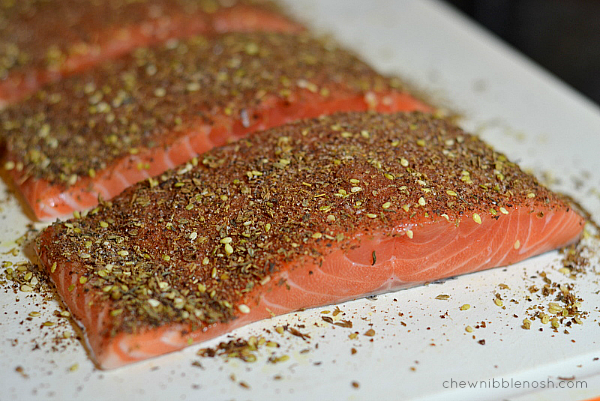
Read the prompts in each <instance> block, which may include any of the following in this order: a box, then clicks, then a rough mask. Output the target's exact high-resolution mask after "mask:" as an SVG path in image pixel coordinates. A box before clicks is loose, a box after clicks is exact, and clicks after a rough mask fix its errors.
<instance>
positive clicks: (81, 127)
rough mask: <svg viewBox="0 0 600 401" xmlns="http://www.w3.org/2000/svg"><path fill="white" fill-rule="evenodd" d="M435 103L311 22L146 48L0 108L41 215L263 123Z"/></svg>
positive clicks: (15, 163)
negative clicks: (303, 27) (315, 35)
mask: <svg viewBox="0 0 600 401" xmlns="http://www.w3.org/2000/svg"><path fill="white" fill-rule="evenodd" d="M367 109H374V110H378V111H402V110H428V109H429V107H428V106H427V105H425V104H424V103H422V102H420V101H418V100H416V99H415V98H413V97H412V96H411V95H409V94H408V93H407V92H406V91H405V89H403V87H402V86H401V85H400V83H399V82H398V80H397V79H393V78H386V77H383V76H381V75H379V74H377V73H376V72H375V71H374V70H373V69H371V67H369V66H368V65H366V64H365V63H364V62H362V61H360V60H359V59H358V58H357V57H355V56H354V55H352V54H350V53H348V52H346V51H344V50H343V49H339V48H337V47H336V46H335V45H334V44H333V43H329V42H323V41H320V40H316V39H312V38H311V37H310V36H308V35H307V34H299V35H296V34H278V33H255V34H239V33H236V34H225V35H219V36H217V37H215V38H207V37H195V38H193V39H189V40H186V41H181V42H177V43H170V44H168V45H166V46H163V47H160V48H151V49H149V48H143V49H138V50H136V51H135V52H134V53H133V54H132V55H129V56H127V57H124V58H121V59H119V60H115V61H113V62H110V63H106V64H103V65H101V66H98V68H95V69H93V70H90V71H87V72H85V73H82V74H80V75H77V76H72V77H70V78H66V79H64V80H62V81H60V82H57V83H55V84H53V85H49V86H47V87H45V88H44V89H43V90H42V91H39V92H38V93H37V94H36V95H35V96H33V97H32V98H30V99H29V100H27V101H24V102H21V103H19V104H16V105H14V106H12V107H9V108H7V109H5V110H3V111H0V120H1V121H2V127H0V138H4V141H5V143H6V153H7V156H6V159H7V162H5V164H4V166H5V168H6V169H7V170H10V172H11V174H12V176H13V178H14V181H15V182H16V183H17V186H18V187H19V189H20V191H21V192H22V194H23V195H24V198H25V199H26V200H27V202H28V203H29V205H30V206H31V208H32V209H33V211H34V213H35V215H36V216H37V218H39V219H44V220H49V219H54V218H56V217H59V216H63V215H66V214H68V213H71V212H73V211H74V210H82V209H85V208H89V207H92V206H94V205H96V204H97V201H98V196H99V195H100V196H102V197H103V198H104V199H110V198H112V197H113V196H115V195H117V194H118V193H120V192H121V191H122V190H123V189H125V188H126V187H128V186H129V185H132V184H134V183H136V182H138V181H140V180H143V179H146V178H148V177H150V176H156V175H158V174H160V173H162V172H163V171H165V170H167V169H168V168H172V167H174V166H176V165H178V164H181V163H184V162H186V161H189V160H190V159H192V158H193V157H195V156H197V155H198V154H201V153H203V152H205V151H206V150H208V149H210V148H212V147H213V146H215V145H223V144H224V143H226V142H227V141H229V140H231V139H234V138H239V137H241V136H244V135H246V134H248V133H250V132H253V131H256V130H257V129H264V128H269V127H273V126H277V125H281V124H283V123H286V122H289V121H292V120H295V119H298V118H306V117H316V116H319V115H321V114H327V113H332V112H335V111H355V110H367Z"/></svg>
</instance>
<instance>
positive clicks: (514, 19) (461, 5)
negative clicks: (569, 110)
mask: <svg viewBox="0 0 600 401" xmlns="http://www.w3.org/2000/svg"><path fill="white" fill-rule="evenodd" d="M444 1H446V2H447V3H449V4H452V5H454V6H455V7H456V8H458V9H459V10H461V11H463V12H464V13H465V14H467V15H468V16H469V17H471V18H472V19H474V20H475V21H477V22H478V23H480V24H481V25H483V26H484V27H486V28H487V29H488V30H490V31H492V32H493V33H494V34H496V35H497V36H499V37H500V38H502V39H504V41H506V42H507V43H509V44H510V45H512V46H513V47H515V48H516V49H518V50H519V51H520V52H522V53H524V54H525V55H527V56H528V57H529V58H531V59H532V60H534V61H535V62H536V63H538V64H540V65H541V66H542V67H544V68H545V69H547V70H548V71H550V72H551V73H553V74H554V75H556V76H557V77H559V78H560V79H562V80H563V81H565V82H566V83H567V84H569V85H571V86H572V87H574V88H575V89H576V90H578V91H579V92H581V93H582V94H583V95H585V96H587V97H588V98H589V99H591V100H592V101H594V102H596V104H600V0H444Z"/></svg>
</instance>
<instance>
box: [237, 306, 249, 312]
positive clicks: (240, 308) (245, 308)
mask: <svg viewBox="0 0 600 401" xmlns="http://www.w3.org/2000/svg"><path fill="white" fill-rule="evenodd" d="M238 309H239V310H240V312H242V313H244V314H248V313H250V308H249V307H248V305H244V304H241V305H240V306H238Z"/></svg>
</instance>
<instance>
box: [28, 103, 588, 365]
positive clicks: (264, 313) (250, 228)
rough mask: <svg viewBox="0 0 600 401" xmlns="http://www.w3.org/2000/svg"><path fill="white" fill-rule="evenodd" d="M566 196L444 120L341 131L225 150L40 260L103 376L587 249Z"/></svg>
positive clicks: (42, 247)
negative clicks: (259, 323) (348, 305)
mask: <svg viewBox="0 0 600 401" xmlns="http://www.w3.org/2000/svg"><path fill="white" fill-rule="evenodd" d="M583 227H584V219H583V218H582V217H581V216H579V215H578V214H577V213H576V212H575V211H574V210H573V209H572V208H571V207H570V206H569V204H568V203H566V202H565V201H564V200H563V199H562V198H561V197H560V196H558V195H557V194H554V193H552V192H550V191H549V190H548V189H546V188H544V187H543V186H542V185H540V184H539V183H538V182H537V181H536V179H535V178H534V177H533V176H531V175H529V174H526V173H524V172H523V171H521V170H520V169H519V168H518V166H517V165H516V164H514V163H512V162H510V161H509V160H508V159H507V158H506V157H505V156H504V155H502V154H500V153H497V152H495V151H494V150H493V149H492V148H491V147H490V146H488V145H486V144H485V143H483V142H482V141H481V140H480V139H478V138H477V137H475V136H471V135H469V134H467V133H465V132H463V131H462V130H461V129H459V128H457V127H456V126H454V125H452V124H451V123H449V122H448V121H446V120H443V119H436V118H434V117H433V116H431V115H427V114H422V113H409V114H402V113H399V114H376V113H372V112H364V113H340V114H335V115H332V116H328V117H322V118H319V119H311V120H302V121H299V122H295V123H292V124H288V125H285V126H282V127H278V128H275V129H272V130H268V131H264V132H261V133H257V134H255V135H253V136H250V137H248V138H246V139H241V140H240V141H238V142H235V143H232V144H229V145H226V146H223V147H220V148H215V149H213V150H211V151H209V152H207V153H206V154H204V155H203V156H201V157H200V158H199V159H198V163H195V162H194V163H189V164H187V165H185V166H182V167H181V168H180V169H179V170H171V171H169V172H167V173H165V174H163V175H162V176H161V177H160V178H158V179H156V180H146V181H144V182H141V183H139V184H137V185H135V186H134V187H131V188H129V189H127V190H126V191H125V192H124V193H123V194H121V195H120V196H118V197H116V198H115V199H113V201H111V202H106V203H104V204H102V205H101V206H99V207H98V208H97V209H95V210H94V211H92V212H90V213H89V214H87V216H86V217H83V218H80V219H72V220H69V221H67V222H57V223H54V224H53V225H52V226H50V227H49V228H48V229H46V230H45V231H44V232H43V233H42V234H41V235H40V237H39V239H38V242H37V245H36V251H37V253H38V255H39V257H40V259H41V261H42V264H43V266H44V267H45V269H47V271H48V272H49V274H50V277H51V279H52V280H53V281H54V282H55V283H56V287H57V289H58V292H59V293H60V295H61V297H62V298H63V300H64V302H65V303H66V305H67V306H68V307H69V309H70V310H71V312H72V314H73V315H74V316H75V318H76V319H77V320H78V321H79V322H81V324H82V325H83V327H84V328H85V335H86V338H87V340H88V342H89V345H90V347H91V349H92V354H93V356H94V358H95V360H96V361H97V363H98V364H99V366H100V367H102V368H107V369H108V368H115V367H118V366H122V365H126V364H128V363H132V362H135V361H139V360H143V359H146V358H150V357H154V356H157V355H160V354H163V353H166V352H170V351H174V350H177V349H180V348H182V347H185V346H186V345H189V344H191V343H193V342H198V341H204V340H207V339H210V338H212V337H215V336H218V335H220V334H222V333H225V332H228V331H230V330H232V329H234V328H236V327H239V326H241V325H244V324H247V323H249V322H252V321H256V320H259V319H264V318H266V317H269V316H271V315H278V314H283V313H286V312H290V311H294V310H297V309H299V308H308V307H314V306H318V305H325V304H330V303H335V302H340V301H344V300H348V299H352V298H356V297H362V296H366V295H369V294H374V293H381V292H384V291H392V290H396V289H400V288H404V287H408V286H414V285H417V284H419V283H423V282H426V281H431V280H436V279H440V278H444V277H449V276H455V275H458V274H464V273H470V272H474V271H478V270H482V269H488V268H492V267H496V266H505V265H508V264H511V263H515V262H517V261H520V260H523V259H525V258H528V257H530V256H533V255H537V254H539V253H542V252H545V251H548V250H551V249H554V248H557V247H561V246H564V245H567V244H570V243H573V242H575V241H577V239H578V238H579V236H580V234H581V232H582V230H583Z"/></svg>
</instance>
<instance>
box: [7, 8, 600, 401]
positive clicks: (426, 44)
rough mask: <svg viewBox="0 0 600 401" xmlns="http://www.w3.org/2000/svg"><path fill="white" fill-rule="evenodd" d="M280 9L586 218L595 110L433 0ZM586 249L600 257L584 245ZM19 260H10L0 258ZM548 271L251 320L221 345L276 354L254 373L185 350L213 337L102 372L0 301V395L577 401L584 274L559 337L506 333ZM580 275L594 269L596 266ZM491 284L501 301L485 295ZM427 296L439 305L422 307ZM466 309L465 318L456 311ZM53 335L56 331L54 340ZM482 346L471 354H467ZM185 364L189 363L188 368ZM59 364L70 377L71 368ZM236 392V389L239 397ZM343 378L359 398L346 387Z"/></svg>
mask: <svg viewBox="0 0 600 401" xmlns="http://www.w3.org/2000/svg"><path fill="white" fill-rule="evenodd" d="M287 2H288V3H290V6H291V8H292V9H293V10H294V12H295V13H296V14H297V15H299V16H300V17H302V18H303V19H304V20H305V21H307V22H308V23H309V24H310V25H311V26H313V27H315V28H317V29H319V30H321V31H324V32H329V33H331V34H333V35H334V36H335V37H336V38H337V39H338V40H340V41H342V42H344V43H346V44H347V45H348V46H350V47H351V48H353V49H355V50H356V51H358V52H359V53H360V54H362V55H363V56H364V57H365V58H366V59H367V60H369V61H370V62H371V63H372V64H373V65H375V66H376V67H377V68H379V69H380V70H382V71H385V72H391V73H395V74H399V75H401V76H403V77H406V78H408V79H409V80H410V81H412V82H413V83H415V84H417V85H418V86H419V87H420V88H422V89H425V90H426V92H428V93H430V94H432V95H433V98H434V99H436V100H438V101H441V102H442V103H443V104H444V105H445V106H447V107H449V108H451V109H452V110H456V111H460V112H461V113H462V114H463V115H464V116H465V118H464V119H463V121H462V124H463V125H464V126H465V127H466V128H468V129H470V130H472V131H476V132H478V133H480V134H481V135H482V136H483V138H484V139H486V140H487V141H488V142H490V143H492V144H493V145H494V146H495V147H496V148H497V149H498V150H501V151H503V152H505V153H506V154H507V155H508V156H509V157H510V158H511V159H512V160H516V161H519V162H520V163H521V164H522V165H523V166H525V167H527V168H530V169H532V171H534V172H535V173H536V174H538V176H541V174H542V173H547V172H551V173H552V174H553V175H554V176H555V177H557V178H559V180H560V181H559V182H556V183H554V184H553V186H552V188H553V189H558V190H561V191H564V192H567V193H569V194H571V195H573V196H574V197H575V198H576V199H577V200H578V201H580V202H581V203H582V204H583V205H584V206H585V207H586V208H587V209H588V210H589V211H591V212H592V214H593V216H594V218H595V219H596V221H598V220H600V197H599V196H598V194H599V193H600V192H598V188H600V161H599V160H600V157H598V152H599V151H600V111H599V110H598V108H596V107H595V106H594V105H592V104H591V103H589V102H587V101H586V100H584V99H583V98H582V97H580V96H578V95H577V94H575V93H574V92H572V91H571V90H570V89H569V88H567V87H566V86H565V85H563V84H561V83H560V82H558V81H557V80H555V79H554V78H552V77H551V76H549V75H548V74H546V73H545V72H544V71H542V70H540V69H539V68H537V67H536V66H534V65H532V64H531V63H529V62H528V61H527V60H525V59H524V58H522V57H520V56H519V55H517V54H515V53H514V52H513V51H511V49H509V48H507V47H505V46H503V45H502V44H500V43H499V42H497V41H496V40H494V39H493V38H491V37H489V36H488V35H487V34H485V33H484V32H482V31H481V30H480V29H478V28H476V27H474V26H473V25H471V24H470V23H468V22H467V21H465V20H464V19H462V18H461V17H460V16H458V15H456V14H455V13H454V12H453V11H452V10H449V9H447V8H446V7H445V6H443V5H440V4H438V3H436V2H433V1H423V0H419V1H416V0H415V1H410V0H406V1H400V0H371V1H367V0H361V1H349V0H303V1H299V0H289V1H287ZM0 186H3V184H0ZM2 196H3V195H2ZM2 209H3V211H2V212H0V226H1V227H2V229H1V230H0V243H1V246H0V252H2V253H4V252H6V251H8V250H9V249H11V248H12V247H13V246H14V243H11V241H13V240H14V239H16V238H17V237H18V236H20V235H21V234H23V233H25V231H26V224H27V223H29V221H28V220H27V218H26V217H24V216H22V215H21V213H20V209H19V206H18V204H17V203H16V202H15V201H14V200H11V201H9V202H8V203H6V202H3V203H2ZM592 246H594V247H595V249H596V251H600V249H599V247H598V244H597V243H593V244H592ZM24 259H25V257H24V256H23V255H22V254H20V255H18V256H16V257H13V256H11V255H2V257H1V258H0V260H13V261H18V260H24ZM558 260H559V255H558V253H556V252H551V253H548V254H545V255H542V256H540V257H537V258H534V259H531V260H528V261H526V262H523V263H520V264H519V265H514V266H510V267H509V268H506V269H495V270H492V271H487V272H482V273H478V274H472V275H468V276H463V277H460V278H458V279H454V280H449V281H446V282H445V283H441V284H431V285H428V286H423V287H418V288H414V289H409V290H404V291H399V292H396V293H392V294H388V295H384V296H379V297H377V299H376V300H369V299H363V300H357V301H353V302H348V303H345V304H342V305H340V308H341V309H342V310H343V311H344V312H345V313H346V314H345V315H344V317H343V318H344V319H348V320H351V321H352V322H353V324H354V327H353V328H352V329H347V328H340V327H335V328H332V327H331V326H330V325H328V324H326V323H324V322H322V320H321V316H322V315H321V313H320V311H321V310H324V309H327V310H331V311H332V310H333V307H329V308H322V309H316V310H309V311H305V312H299V313H295V314H291V315H288V316H283V317H278V318H275V319H272V320H268V321H264V322H259V323H256V324H253V325H251V326H248V327H245V328H242V329H239V330H237V331H235V332H234V333H233V334H234V335H235V336H236V337H241V338H248V337H249V336H250V335H253V334H255V335H263V336H265V337H267V338H268V339H273V340H274V341H277V342H279V343H280V344H281V348H279V349H276V350H274V351H273V350H272V349H268V348H264V349H262V351H261V352H260V353H259V359H258V361H257V362H255V363H253V364H248V363H243V362H240V361H237V360H231V361H229V362H225V361H224V360H223V359H221V358H214V359H207V358H200V357H197V356H196V355H195V352H196V351H197V350H198V349H199V348H200V347H202V346H207V345H215V344H217V343H218V342H219V341H223V340H225V338H219V339H216V340H214V341H211V342H209V343H208V344H203V345H202V346H194V347H190V348H188V349H186V350H184V351H183V352H178V353H175V354H171V355H168V356H165V357H162V358H158V359H155V360H152V361H147V362H142V363H139V364H136V365H134V366H131V367H126V368H122V369H118V370H116V371H109V372H101V371H98V370H96V369H95V368H94V366H93V365H92V363H91V362H90V360H89V359H88V357H87V355H86V352H85V350H84V348H83V346H81V345H80V344H79V343H77V342H71V343H70V344H68V346H66V347H60V346H58V347H57V346H55V345H54V343H53V339H54V337H55V336H56V335H55V334H54V331H53V330H55V329H53V328H48V327H43V328H42V327H40V325H41V324H42V323H43V322H44V321H46V320H50V321H58V320H59V318H57V317H54V316H53V313H52V312H53V311H54V310H55V309H57V308H58V307H57V306H55V305H57V304H54V303H53V301H52V302H50V303H48V304H47V305H46V307H45V308H46V309H45V310H42V309H40V306H39V305H36V304H39V301H40V300H39V298H38V297H37V296H36V295H26V294H24V293H19V294H16V295H15V294H13V293H5V292H4V291H1V292H0V313H1V314H2V315H1V316H2V318H1V319H0V344H1V346H0V372H1V374H0V388H2V391H0V400H29V399H35V400H69V399H79V400H112V399H115V400H116V399H129V400H135V399H143V400H167V399H169V400H195V399H208V400H213V399H235V400H246V399H254V400H259V399H260V400H264V399H277V400H280V399H298V400H306V399H315V400H321V399H340V400H361V399H441V398H443V399H456V400H466V399H501V398H509V397H513V398H514V399H523V400H524V399H539V400H559V399H565V398H571V399H585V398H589V397H592V396H594V395H598V394H600V378H599V377H598V376H594V375H598V374H600V360H598V361H594V360H593V359H594V358H596V357H600V344H599V343H598V341H600V336H599V334H600V327H599V325H598V306H600V296H599V295H598V294H595V292H596V291H597V290H596V289H597V288H598V282H597V278H596V277H597V276H596V275H595V274H594V273H593V272H592V273H589V274H587V275H584V276H582V277H579V278H577V280H575V281H574V284H575V289H576V292H577V293H578V295H579V296H581V297H582V298H583V299H584V302H583V305H582V308H581V309H582V310H584V311H587V312H589V316H588V318H587V319H586V320H585V321H584V324H583V325H582V326H576V327H573V328H571V329H569V331H570V334H564V333H562V329H561V332H559V333H553V332H552V331H551V330H549V329H548V327H547V326H544V331H543V332H539V331H538V328H539V327H542V326H541V324H540V323H539V321H538V322H534V324H532V330H523V329H522V328H521V327H520V325H521V323H522V319H523V318H524V317H525V314H524V311H525V309H526V308H527V307H528V306H531V305H532V304H535V303H527V302H526V301H525V294H526V288H527V287H528V286H530V285H531V284H537V285H538V286H539V285H540V282H541V281H540V279H539V277H538V278H531V277H532V276H537V274H538V272H539V271H545V272H547V273H548V275H549V277H551V278H552V279H553V280H554V281H559V282H561V283H567V282H573V281H572V280H570V279H568V278H566V277H564V276H562V275H561V274H560V273H559V272H558V268H559V267H560V263H559V262H558ZM589 270H590V271H594V270H599V271H600V269H599V266H598V261H597V259H596V261H595V265H594V266H591V267H590V268H589ZM500 283H504V284H507V285H508V286H509V287H510V290H500V289H499V287H498V285H499V284H500ZM495 292H499V293H501V294H502V295H503V297H504V298H505V302H504V303H505V308H504V309H503V308H500V307H498V306H496V305H495V304H494V303H493V298H494V293H495ZM439 294H447V295H449V296H450V298H449V299H448V300H437V299H435V297H436V296H437V295H439ZM16 298H19V299H20V301H19V302H15V299H16ZM533 298H535V297H533ZM509 299H515V300H516V301H518V302H519V303H518V304H516V303H512V302H508V301H507V300H509ZM465 303H468V304H470V305H471V308H470V309H469V310H466V311H461V310H459V308H460V306H461V305H463V304H465ZM541 303H546V304H547V301H544V302H541ZM32 310H40V311H42V312H43V316H41V317H38V318H34V319H32V320H31V321H27V320H25V318H26V317H27V314H28V313H29V312H30V311H32ZM446 312H448V313H447V315H446V316H445V317H444V318H441V315H444V314H445V313H446ZM399 313H403V316H399ZM513 315H517V316H518V318H515V317H514V316H513ZM328 316H331V315H328ZM481 321H485V322H486V323H487V327H486V328H479V329H475V331H474V332H473V333H472V334H468V333H466V332H465V330H464V328H465V326H467V325H471V326H473V327H475V326H476V325H477V324H478V323H479V322H481ZM402 322H404V324H405V325H403V324H402ZM283 324H290V325H292V326H293V327H297V325H298V324H304V325H306V328H303V329H301V331H303V332H305V333H308V334H309V335H310V336H311V339H310V340H308V341H303V340H302V339H300V338H298V337H293V336H290V335H289V334H288V333H286V334H285V335H284V336H279V335H278V334H277V333H275V332H274V330H273V328H274V327H275V326H277V325H283ZM369 328H373V329H374V330H375V332H376V334H375V336H374V337H372V339H373V342H370V341H369V340H370V337H366V336H364V335H362V334H363V333H364V332H365V331H367V330H368V329H369ZM67 329H69V328H68V326H67ZM265 329H267V330H270V332H271V333H270V334H268V333H266V332H265ZM63 330H65V328H64V325H63V326H61V327H60V328H59V330H58V331H63ZM354 331H358V332H359V333H360V335H359V336H358V338H357V339H354V340H351V339H349V338H348V335H349V334H350V333H351V332H354ZM472 335H475V337H476V338H475V339H473V338H472ZM481 339H485V341H486V343H485V345H480V344H479V343H478V341H479V340H481ZM432 344H433V345H432ZM53 348H57V349H58V350H53ZM352 348H356V350H357V353H356V354H355V355H351V349H352ZM306 350H308V351H306ZM273 352H274V353H275V355H278V356H279V355H284V354H287V355H289V356H290V360H288V361H287V362H281V363H278V364H270V363H267V358H268V357H269V356H270V355H271V353H273ZM194 361H199V362H200V363H201V364H202V366H203V368H198V367H195V366H192V362H194ZM74 364H78V366H79V369H77V370H76V371H70V369H69V368H70V367H71V366H73V365H74ZM17 366H21V367H23V369H24V373H25V374H27V375H28V377H27V378H24V377H23V376H22V375H21V374H19V373H18V372H16V371H15V368H16V367H17ZM411 368H414V370H412V369H411ZM232 375H233V376H232ZM277 375H279V376H281V378H280V379H276V376H277ZM571 376H575V378H576V380H586V383H587V387H588V388H587V389H584V390H572V389H571V390H569V389H567V390H561V389H551V390H545V391H541V392H540V391H536V392H532V391H531V390H524V389H522V388H497V389H489V388H488V389H486V388H478V389H460V388H455V389H446V388H444V384H446V385H447V384H449V383H447V382H446V381H448V380H452V379H453V380H456V381H460V380H470V381H481V380H483V381H487V383H489V384H490V385H492V386H493V385H494V382H493V381H491V382H490V381H489V380H496V381H500V382H499V383H500V385H497V384H496V386H500V387H502V380H505V381H510V380H511V379H512V380H538V381H541V382H544V383H548V380H550V381H551V382H552V383H554V385H556V386H558V385H559V383H561V382H560V380H558V377H571ZM232 377H233V379H232ZM240 381H243V382H245V383H247V384H248V385H249V386H250V388H249V389H246V388H243V387H242V386H240V385H239V382H240ZM353 381H356V382H358V383H359V388H354V387H353V386H352V382H353ZM445 382H446V383H445ZM496 383H497V382H496ZM562 383H564V382H562Z"/></svg>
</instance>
